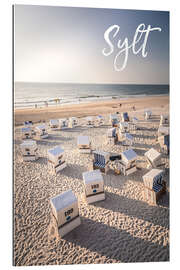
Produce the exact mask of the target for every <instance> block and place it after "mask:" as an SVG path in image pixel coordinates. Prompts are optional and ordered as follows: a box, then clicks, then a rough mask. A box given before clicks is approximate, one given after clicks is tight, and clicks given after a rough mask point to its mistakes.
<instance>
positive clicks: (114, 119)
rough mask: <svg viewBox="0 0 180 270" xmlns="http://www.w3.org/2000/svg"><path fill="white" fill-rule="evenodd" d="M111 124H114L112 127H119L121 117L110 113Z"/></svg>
mask: <svg viewBox="0 0 180 270" xmlns="http://www.w3.org/2000/svg"><path fill="white" fill-rule="evenodd" d="M109 121H110V125H112V127H117V126H118V123H119V117H118V115H117V114H110V118H109Z"/></svg>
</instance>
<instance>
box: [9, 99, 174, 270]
mask: <svg viewBox="0 0 180 270" xmlns="http://www.w3.org/2000/svg"><path fill="white" fill-rule="evenodd" d="M120 104H121V106H120ZM133 106H135V110H133ZM145 108H149V109H151V110H152V113H153V115H152V119H151V120H149V121H144V119H143V113H144V109H145ZM126 111H127V112H128V113H129V116H130V118H131V117H132V116H136V117H138V119H139V120H140V121H139V123H138V125H139V126H140V127H141V129H140V130H136V131H135V132H133V133H132V136H133V137H134V140H135V143H134V145H133V147H132V148H133V149H134V151H135V152H136V153H137V155H138V160H137V166H138V170H137V171H136V172H135V173H133V174H131V175H129V176H123V175H115V174H114V172H113V171H111V170H109V171H108V173H107V174H103V178H104V184H105V196H106V199H105V200H104V201H101V202H96V203H93V204H90V205H87V204H86V202H85V200H84V197H83V193H84V186H83V179H82V173H83V172H85V171H88V170H89V164H91V162H92V154H80V153H79V152H78V149H77V136H78V135H88V136H89V138H90V140H91V143H92V149H93V150H95V149H101V150H104V151H107V152H111V153H120V152H121V151H123V146H122V145H119V144H116V145H114V146H111V145H109V144H107V141H106V132H107V129H108V128H110V124H109V114H110V113H115V112H119V113H120V112H126ZM99 114H101V115H103V116H104V118H105V123H104V125H102V126H99V127H97V126H95V127H92V128H89V127H86V126H85V125H84V119H83V117H84V116H87V115H92V116H95V115H99ZM161 114H169V96H156V97H155V96H152V97H144V98H133V99H132V98H131V99H123V100H118V99H114V100H110V101H102V102H94V103H88V104H80V105H66V106H65V105H64V106H61V105H58V106H56V107H49V108H37V109H18V110H15V112H14V243H13V249H14V265H16V266H25V265H26V266H28V265H58V264H61V265H65V264H98V263H101V264H103V263H127V262H159V261H168V260H169V156H167V155H165V154H163V155H162V166H161V167H160V168H162V169H163V170H165V172H166V173H165V180H166V183H167V191H166V193H165V194H164V195H163V196H162V198H161V199H160V200H159V203H158V205H157V206H151V205H149V204H147V203H146V202H144V200H143V195H142V191H143V180H142V176H143V175H144V174H145V173H146V172H148V171H149V170H148V169H147V167H146V161H145V157H144V153H145V152H146V151H147V150H149V149H150V148H152V147H153V148H155V149H157V150H159V144H158V142H157V140H156V138H157V130H158V127H159V120H160V115H161ZM70 116H76V117H78V120H79V125H78V126H77V127H74V128H72V129H70V128H69V129H65V130H60V131H52V130H50V129H49V137H48V138H47V139H42V140H37V145H38V149H39V150H38V152H39V156H40V158H39V159H38V160H37V161H35V162H23V161H22V156H21V151H20V144H21V143H22V140H21V127H22V126H23V122H24V121H26V120H32V121H33V122H34V123H35V125H37V123H39V122H43V121H45V122H47V123H48V120H49V119H55V118H64V117H67V118H68V117H70ZM57 145H61V147H62V148H63V149H64V150H65V159H66V162H67V167H66V168H65V169H64V170H62V171H61V172H60V173H58V174H57V175H56V176H54V175H52V174H50V173H49V171H48V166H47V150H48V149H50V148H53V147H54V146H57ZM68 189H72V191H73V192H74V193H75V195H76V196H77V197H78V201H79V212H80V217H81V225H80V226H79V227H78V228H76V229H74V230H73V231H72V232H70V233H69V234H67V235H66V236H64V237H63V238H62V239H61V238H60V237H58V235H57V233H56V231H54V232H53V231H52V230H51V207H50V203H49V199H50V198H51V197H53V196H55V195H58V194H60V193H61V192H63V191H66V190H68Z"/></svg>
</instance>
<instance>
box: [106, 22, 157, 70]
mask: <svg viewBox="0 0 180 270" xmlns="http://www.w3.org/2000/svg"><path fill="white" fill-rule="evenodd" d="M119 31H120V26H119V25H116V24H115V25H112V26H110V27H109V28H108V29H107V30H106V31H105V33H104V39H105V41H106V43H107V44H108V48H104V49H103V50H102V53H103V55H104V56H109V55H111V54H112V53H113V52H114V45H113V42H112V41H111V40H110V35H112V38H113V39H114V38H115V37H116V36H117V34H118V32H119ZM153 31H160V32H161V28H160V27H154V28H152V27H151V25H148V26H147V29H146V26H145V24H143V23H142V24H140V25H139V26H138V27H137V28H136V31H135V34H134V37H133V41H132V43H131V44H129V40H128V38H127V37H126V38H125V39H124V41H122V40H121V39H119V40H118V42H117V48H118V49H120V50H119V52H118V53H117V54H116V56H115V58H114V69H115V70H116V71H122V70H123V69H125V67H126V65H127V61H128V55H129V49H132V52H133V54H135V55H136V54H138V53H140V52H141V55H142V57H146V56H147V51H146V45H147V41H148V37H149V34H150V32H153ZM120 57H123V60H122V63H121V65H119V64H118V62H119V61H120Z"/></svg>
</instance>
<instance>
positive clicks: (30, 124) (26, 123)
mask: <svg viewBox="0 0 180 270" xmlns="http://www.w3.org/2000/svg"><path fill="white" fill-rule="evenodd" d="M24 125H25V126H32V125H33V122H32V121H25V122H24Z"/></svg>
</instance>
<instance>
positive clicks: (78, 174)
mask: <svg viewBox="0 0 180 270" xmlns="http://www.w3.org/2000/svg"><path fill="white" fill-rule="evenodd" d="M70 168H71V170H69V169H70ZM87 170H88V169H87V168H86V167H85V166H81V165H78V164H74V163H73V164H71V163H67V166H66V167H65V168H64V169H63V170H62V171H60V172H59V173H58V174H57V175H65V176H67V177H70V178H73V179H79V180H82V181H83V179H82V173H83V172H85V171H87Z"/></svg>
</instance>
